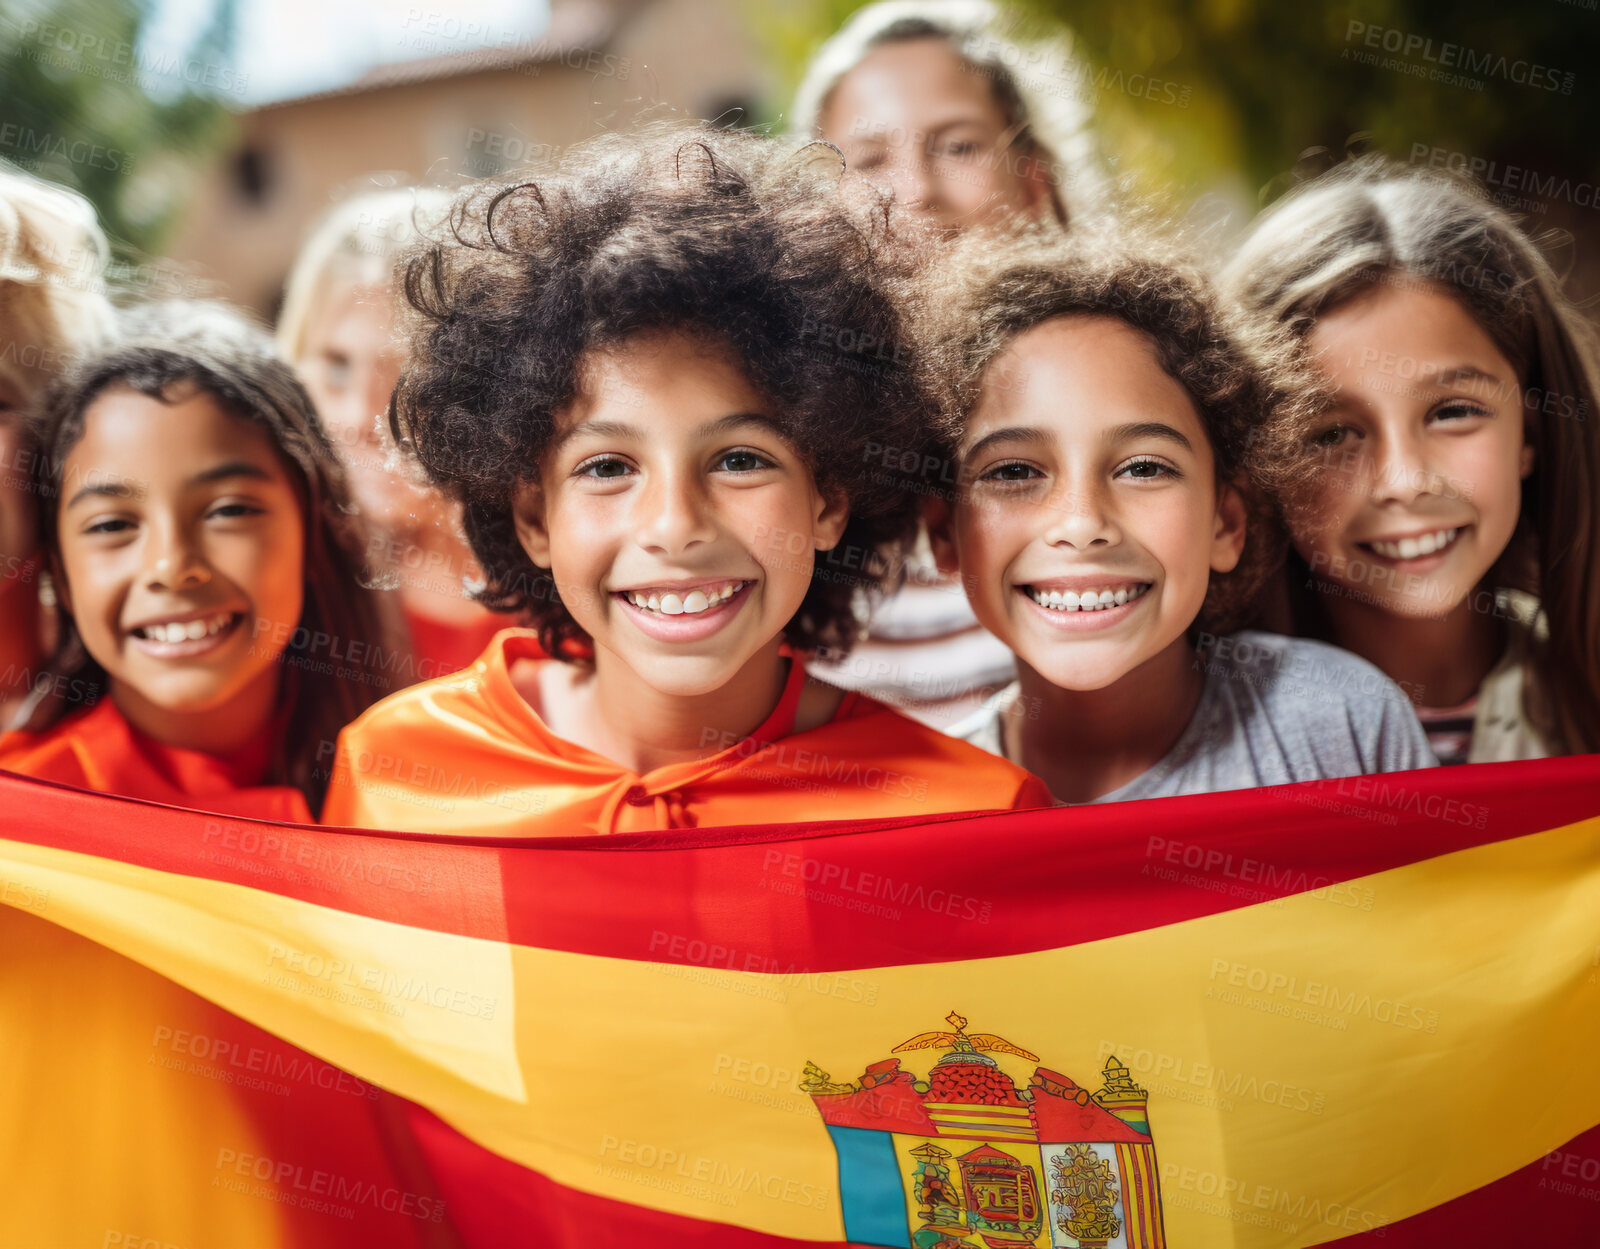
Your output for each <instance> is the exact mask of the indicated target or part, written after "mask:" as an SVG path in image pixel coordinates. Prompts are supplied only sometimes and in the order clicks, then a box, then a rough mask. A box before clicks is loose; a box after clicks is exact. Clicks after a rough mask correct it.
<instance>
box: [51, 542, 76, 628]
mask: <svg viewBox="0 0 1600 1249" xmlns="http://www.w3.org/2000/svg"><path fill="white" fill-rule="evenodd" d="M45 565H46V569H47V571H48V572H49V573H50V589H51V591H52V592H53V593H54V594H55V596H56V602H57V603H58V604H59V605H60V607H61V610H62V611H64V612H66V613H67V615H69V616H70V615H72V587H71V586H69V585H68V584H67V574H66V573H65V572H64V571H63V570H62V568H61V556H60V555H59V554H57V553H56V552H55V551H51V552H50V555H49V557H48V559H47V560H46V561H45Z"/></svg>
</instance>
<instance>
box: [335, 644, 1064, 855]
mask: <svg viewBox="0 0 1600 1249" xmlns="http://www.w3.org/2000/svg"><path fill="white" fill-rule="evenodd" d="M542 655H543V652H542V651H541V650H540V649H539V647H538V641H537V639H536V637H535V636H534V634H533V633H532V631H530V630H526V629H507V630H506V631H505V632H503V633H501V634H500V635H499V636H498V637H497V638H495V640H494V642H493V643H491V644H490V646H489V649H488V650H487V651H485V652H484V653H483V655H482V656H481V657H480V658H479V659H478V661H477V662H476V663H475V664H473V665H472V666H471V667H470V668H467V669H465V670H464V671H462V672H460V673H457V674H455V675H454V676H449V677H442V678H440V679H438V680H435V681H429V682H426V683H424V684H421V685H414V686H412V687H411V688H410V689H407V690H402V691H401V692H400V693H398V694H394V695H392V696H391V697H389V698H386V699H384V700H383V701H382V702H381V703H378V704H377V705H376V706H374V707H371V708H369V709H368V710H367V711H366V712H365V713H363V714H362V715H361V716H360V718H358V719H357V720H355V721H354V722H353V723H351V724H350V725H349V726H348V727H347V728H346V729H345V731H344V732H343V733H341V734H340V735H339V749H338V752H337V758H336V761H335V764H334V773H333V779H332V784H331V786H330V788H329V790H328V799H327V802H326V804H325V805H324V807H323V812H322V820H323V823H325V824H342V825H347V826H357V827H367V828H383V829H391V830H395V831H410V832H428V833H459V834H463V835H477V836H505V837H541V836H542V837H550V836H567V835H572V834H581V833H627V832H650V831H654V830H658V829H669V828H691V827H695V826H704V825H731V824H774V823H797V822H801V821H810V820H838V819H867V818H873V817H880V816H905V815H934V814H936V813H941V812H947V811H993V810H1007V809H1014V808H1021V807H1043V806H1049V805H1050V798H1049V795H1048V794H1047V793H1046V791H1045V789H1044V786H1043V785H1042V784H1041V783H1040V782H1039V781H1038V780H1036V779H1035V778H1034V777H1033V776H1031V775H1029V774H1028V773H1027V772H1024V771H1023V770H1022V769H1021V768H1018V767H1016V766H1015V765H1014V764H1011V763H1009V762H1007V761H1006V760H1004V759H1001V758H998V757H997V756H995V755H991V754H989V753H988V752H987V751H982V750H979V749H977V748H976V747H973V746H969V745H968V744H967V743H965V742H962V741H958V740H956V739H955V738H951V737H946V736H945V735H944V734H943V733H940V732H938V731H936V730H934V729H930V728H928V727H926V726H925V725H921V724H918V723H917V722H916V721H914V720H910V719H908V718H907V717H905V716H903V715H901V714H900V713H899V712H897V711H894V710H891V709H890V708H888V707H885V706H883V705H882V704H881V703H877V702H874V701H873V700H872V699H870V698H866V697H864V696H861V695H857V694H849V695H846V696H845V699H844V701H843V702H842V703H841V704H840V706H839V709H838V711H837V712H835V714H834V717H833V719H832V720H831V721H830V722H829V723H827V724H824V725H821V726H819V727H817V728H814V729H808V730H806V731H805V732H802V733H795V732H792V728H793V725H794V716H795V710H796V708H797V707H798V705H799V701H800V693H801V690H802V688H803V686H804V682H805V671H804V668H803V666H802V665H800V664H798V663H796V664H791V665H790V671H789V678H788V682H787V683H786V685H785V687H784V692H783V695H782V697H781V698H780V699H779V702H778V706H777V708H776V709H775V710H774V711H773V713H772V715H771V716H770V717H769V718H768V720H767V722H766V723H765V724H763V725H762V726H761V727H760V728H759V729H757V730H756V731H755V732H754V733H752V734H751V735H750V736H749V737H748V738H746V739H745V740H743V741H741V742H737V743H734V744H732V745H730V746H729V747H728V748H727V749H725V750H722V751H720V752H719V753H717V754H714V755H710V756H708V757H706V758H703V759H695V760H691V761H690V762H687V763H679V764H671V765H669V766H667V767H662V768H657V769H656V770H655V771H653V772H649V773H647V774H645V775H642V776H641V775H638V774H636V773H633V772H630V771H628V770H627V769H626V768H624V767H623V766H621V765H620V764H618V763H615V762H613V761H612V760H610V759H607V758H605V757H604V756H602V755H598V754H596V753H594V752H593V751H590V750H586V749H585V748H584V747H582V746H578V745H575V744H573V743H572V742H569V741H566V740H564V739H563V738H560V737H558V736H556V734H555V733H553V732H551V730H550V728H549V726H548V725H546V724H545V723H544V721H543V720H541V719H540V718H539V716H538V714H537V713H536V712H535V711H534V710H533V708H532V707H530V706H529V705H528V703H527V701H526V700H525V699H524V698H523V697H522V695H521V694H520V693H518V691H517V689H516V687H515V686H514V685H513V684H512V681H511V676H510V666H511V664H512V663H514V662H516V661H517V660H518V659H522V658H538V657H540V656H542ZM542 662H544V663H556V662H559V661H557V660H552V659H543V660H542Z"/></svg>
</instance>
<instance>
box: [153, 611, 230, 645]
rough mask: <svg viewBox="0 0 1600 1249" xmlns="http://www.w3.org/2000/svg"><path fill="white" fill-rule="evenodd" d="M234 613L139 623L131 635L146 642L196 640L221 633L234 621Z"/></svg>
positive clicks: (226, 612) (227, 612)
mask: <svg viewBox="0 0 1600 1249" xmlns="http://www.w3.org/2000/svg"><path fill="white" fill-rule="evenodd" d="M234 616H235V613H234V612H231V611H225V612H218V613H217V614H216V615H215V616H202V617H200V618H199V619H198V620H168V621H160V622H158V623H156V624H148V625H140V626H139V627H138V628H137V629H135V630H134V631H133V636H134V637H138V638H143V639H144V640H145V641H147V642H167V643H169V644H170V643H173V642H198V641H199V640H200V639H201V638H205V637H212V636H214V635H216V634H218V633H221V632H222V631H223V630H224V629H226V628H227V627H228V626H229V625H231V624H232V623H233V621H234Z"/></svg>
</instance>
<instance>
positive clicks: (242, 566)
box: [225, 523, 305, 624]
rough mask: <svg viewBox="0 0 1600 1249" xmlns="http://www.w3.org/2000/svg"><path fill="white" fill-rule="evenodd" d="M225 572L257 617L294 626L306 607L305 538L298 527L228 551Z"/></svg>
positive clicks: (276, 531) (275, 530)
mask: <svg viewBox="0 0 1600 1249" xmlns="http://www.w3.org/2000/svg"><path fill="white" fill-rule="evenodd" d="M225 571H227V572H228V574H229V576H230V577H231V578H232V579H233V580H234V582H235V583H236V584H237V585H238V586H239V588H240V589H242V590H243V591H244V592H245V593H246V594H248V595H249V596H250V600H251V602H252V603H253V604H254V605H255V610H256V613H257V615H258V616H260V617H262V618H263V619H267V620H271V621H273V622H274V623H284V624H294V623H295V622H296V621H298V620H299V619H300V615H301V612H302V611H303V610H304V606H305V538H304V534H303V532H302V531H301V529H300V527H299V524H298V523H295V524H293V525H282V526H275V527H274V528H273V529H272V530H271V531H270V532H268V533H264V534H262V535H260V537H259V539H258V540H255V541H247V542H244V543H241V544H240V545H239V547H238V548H236V549H234V550H232V551H230V552H229V553H228V558H227V567H226V568H225Z"/></svg>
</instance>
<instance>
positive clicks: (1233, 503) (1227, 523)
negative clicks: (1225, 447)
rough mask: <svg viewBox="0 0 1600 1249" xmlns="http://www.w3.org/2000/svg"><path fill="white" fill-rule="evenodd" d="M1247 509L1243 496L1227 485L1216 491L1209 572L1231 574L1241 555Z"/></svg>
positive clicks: (1237, 490)
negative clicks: (1215, 512)
mask: <svg viewBox="0 0 1600 1249" xmlns="http://www.w3.org/2000/svg"><path fill="white" fill-rule="evenodd" d="M1247 520H1248V509H1247V508H1246V507H1245V505H1244V496H1243V495H1242V494H1240V493H1239V489H1238V487H1237V486H1234V485H1233V484H1232V483H1230V482H1223V483H1220V484H1219V485H1218V487H1217V514H1216V518H1215V520H1214V521H1213V522H1212V524H1213V528H1212V531H1211V571H1212V572H1232V571H1233V570H1234V569H1235V568H1237V567H1238V566H1239V557H1240V556H1242V555H1243V554H1244V536H1245V528H1246V524H1247Z"/></svg>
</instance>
